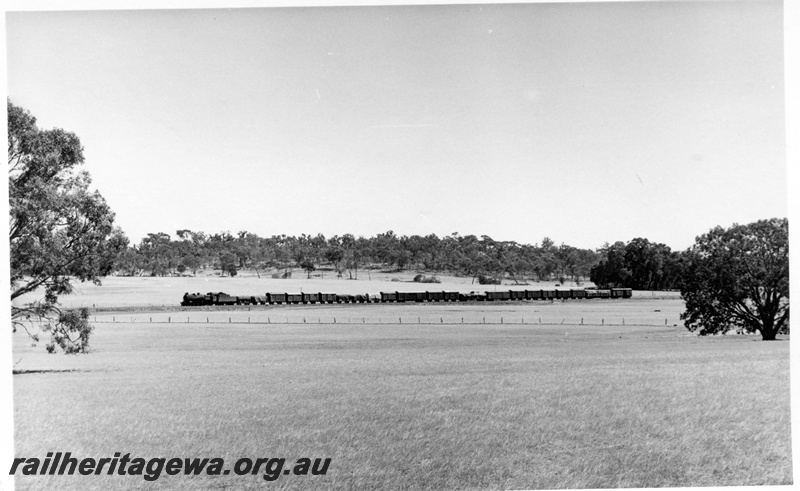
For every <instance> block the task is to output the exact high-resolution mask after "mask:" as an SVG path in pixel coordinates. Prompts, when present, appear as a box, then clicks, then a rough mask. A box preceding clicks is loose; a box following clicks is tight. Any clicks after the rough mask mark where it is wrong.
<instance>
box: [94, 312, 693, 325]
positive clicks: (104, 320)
mask: <svg viewBox="0 0 800 491" xmlns="http://www.w3.org/2000/svg"><path fill="white" fill-rule="evenodd" d="M662 320H663V322H662ZM93 322H94V323H97V324H128V323H130V324H137V323H138V324H208V325H212V324H213V325H217V324H231V325H234V324H236V325H242V324H245V325H247V324H253V325H259V324H261V325H273V324H274V325H304V324H306V325H307V324H319V325H509V326H511V325H565V326H648V327H659V326H669V325H673V326H676V325H678V323H679V321H678V320H677V319H673V320H670V319H669V318H661V319H655V318H650V319H638V318H637V319H631V318H628V319H626V318H624V317H615V318H605V317H599V318H586V317H581V318H571V317H563V318H542V317H506V316H468V317H445V316H440V317H430V316H428V317H425V316H416V317H409V316H406V317H402V316H400V317H388V316H387V317H355V316H350V317H348V316H266V317H265V316H258V317H255V318H254V317H252V316H247V317H244V316H227V317H224V316H219V315H216V316H205V317H202V316H197V315H195V316H181V315H170V316H163V315H157V316H120V315H116V316H95V317H94V319H93Z"/></svg>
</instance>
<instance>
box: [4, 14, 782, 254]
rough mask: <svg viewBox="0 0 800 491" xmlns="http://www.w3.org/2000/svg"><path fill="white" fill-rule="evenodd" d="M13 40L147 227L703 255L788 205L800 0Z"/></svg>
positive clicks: (67, 32)
mask: <svg viewBox="0 0 800 491" xmlns="http://www.w3.org/2000/svg"><path fill="white" fill-rule="evenodd" d="M6 40H7V70H8V72H7V78H8V95H9V97H10V98H11V100H12V102H14V103H15V104H17V105H19V106H22V107H24V108H26V109H28V110H29V111H31V113H33V115H34V116H36V117H37V119H38V123H39V126H40V127H41V128H52V127H61V128H64V129H66V130H68V131H72V132H74V133H76V134H77V135H78V136H79V137H80V138H81V141H82V143H83V145H84V147H85V155H86V164H85V166H84V168H85V169H87V170H88V171H89V172H90V173H91V175H92V177H93V180H94V185H95V187H96V188H97V189H99V190H100V192H101V193H102V194H103V196H104V197H105V198H106V200H107V201H108V203H109V205H110V206H111V207H112V209H113V210H114V211H115V212H116V214H117V223H118V225H119V226H121V227H122V229H123V230H124V231H125V232H126V233H127V235H128V236H129V237H130V238H131V241H132V243H138V241H139V240H140V239H141V237H142V236H144V235H145V234H147V233H148V232H166V233H168V234H171V235H173V236H174V234H175V231H176V230H178V229H184V228H188V229H192V230H202V231H205V232H206V233H217V232H220V231H226V230H228V231H231V232H232V233H235V232H237V231H240V230H248V231H251V232H254V233H257V234H258V235H261V236H269V235H273V234H287V235H299V234H301V233H307V234H316V233H323V234H325V236H326V237H330V236H332V235H334V234H339V235H342V234H345V233H353V234H355V235H357V236H358V235H364V236H371V235H375V234H377V233H381V232H385V231H387V230H393V231H395V233H397V234H398V235H412V234H421V235H426V234H429V233H436V234H437V235H439V236H440V237H441V236H444V235H449V234H451V233H453V232H456V231H457V232H459V233H460V234H462V235H466V234H475V235H479V236H480V235H484V234H485V235H489V236H491V237H492V238H494V239H496V240H516V241H518V242H525V243H538V242H540V241H541V239H542V238H543V237H544V236H549V237H551V238H552V239H553V240H555V242H556V243H557V244H560V243H562V242H564V243H567V244H570V245H573V246H577V247H587V248H597V247H600V246H602V245H603V243H604V242H614V241H617V240H622V241H628V240H630V239H632V238H634V237H645V238H648V239H650V240H652V241H657V242H663V243H666V244H667V245H669V246H670V247H672V248H674V249H684V248H686V247H688V246H690V245H691V244H692V243H693V241H694V238H695V236H697V235H699V234H701V233H704V232H706V231H708V229H710V228H712V227H714V226H716V225H722V226H729V225H730V224H732V223H734V222H738V223H748V222H751V221H755V220H758V219H761V218H770V217H776V216H787V214H788V208H787V179H786V155H785V142H786V137H785V119H784V90H785V86H784V56H783V6H782V4H781V3H780V2H772V1H760V2H737V3H728V2H711V3H701V2H677V3H641V2H630V3H628V2H626V3H574V4H568V3H564V4H508V5H499V4H494V5H493V4H487V5H480V4H473V5H438V6H437V5H430V6H386V7H377V6H372V7H370V6H365V7H335V8H320V7H317V8H265V9H255V8H251V9H204V10H139V11H136V10H127V11H36V12H7V13H6Z"/></svg>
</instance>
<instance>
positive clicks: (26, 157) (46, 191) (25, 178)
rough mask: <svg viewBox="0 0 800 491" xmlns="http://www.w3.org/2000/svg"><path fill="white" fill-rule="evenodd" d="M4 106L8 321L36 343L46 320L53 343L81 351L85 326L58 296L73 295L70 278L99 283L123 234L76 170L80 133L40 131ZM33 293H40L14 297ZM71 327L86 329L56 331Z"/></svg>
mask: <svg viewBox="0 0 800 491" xmlns="http://www.w3.org/2000/svg"><path fill="white" fill-rule="evenodd" d="M7 105H8V165H9V167H8V187H9V211H10V217H9V242H10V256H11V300H12V307H11V317H12V325H13V327H14V329H16V328H17V327H20V326H22V327H24V328H25V330H26V331H27V332H28V333H29V334H31V337H32V338H34V340H36V339H37V337H36V336H35V335H34V334H33V333H32V329H34V328H35V327H36V326H41V325H44V326H45V329H46V330H50V331H52V332H53V335H54V336H55V338H54V346H55V345H58V346H61V347H62V348H63V347H64V346H69V347H70V348H69V349H67V348H65V351H68V352H82V351H85V346H88V338H89V333H91V329H88V328H86V326H85V325H84V320H81V319H82V317H81V314H79V313H78V314H76V313H70V312H65V311H61V310H60V309H59V308H58V297H59V295H65V294H69V293H71V292H72V282H73V281H74V280H75V279H77V280H80V281H92V282H94V283H96V284H100V278H101V277H103V276H105V275H107V274H108V273H110V272H111V271H112V270H113V268H114V267H115V261H116V258H117V256H118V255H119V254H120V253H121V252H122V251H124V250H125V248H126V247H127V245H128V239H127V238H126V237H125V236H124V234H123V233H122V231H120V230H119V229H118V228H115V227H114V213H113V212H112V211H111V209H110V208H109V207H108V205H107V204H106V202H105V200H104V199H103V197H102V196H101V195H100V194H99V193H98V192H96V191H94V192H91V191H89V185H90V184H91V179H90V178H89V174H88V173H86V172H74V168H75V167H77V166H78V165H81V164H82V163H83V160H84V159H83V147H82V146H81V144H80V140H79V139H78V137H77V136H75V135H74V134H73V133H68V132H65V131H64V130H61V129H53V130H39V129H38V128H37V127H36V118H34V117H33V116H32V115H31V114H30V113H29V112H28V111H26V110H24V109H22V108H20V107H17V106H15V105H13V104H12V103H11V101H7ZM34 292H42V294H43V298H42V299H41V300H38V301H34V302H28V303H27V304H23V303H21V302H20V301H17V302H14V300H15V299H17V298H19V297H21V296H23V295H26V294H31V293H34ZM47 326H50V327H49V328H48V327H47ZM29 328H31V329H29ZM76 332H79V333H84V334H80V335H79V337H78V338H77V339H76V340H74V341H73V340H70V339H71V338H69V336H64V335H62V334H63V333H71V334H74V333H76ZM59 333H61V334H59Z"/></svg>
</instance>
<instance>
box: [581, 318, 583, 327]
mask: <svg viewBox="0 0 800 491" xmlns="http://www.w3.org/2000/svg"><path fill="white" fill-rule="evenodd" d="M581 325H583V317H581Z"/></svg>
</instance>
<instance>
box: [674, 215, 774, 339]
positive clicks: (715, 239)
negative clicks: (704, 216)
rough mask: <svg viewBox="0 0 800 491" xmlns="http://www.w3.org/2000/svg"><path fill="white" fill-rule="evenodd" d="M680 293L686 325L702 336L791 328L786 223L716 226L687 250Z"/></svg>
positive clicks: (770, 334)
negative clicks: (734, 331) (684, 310)
mask: <svg viewBox="0 0 800 491" xmlns="http://www.w3.org/2000/svg"><path fill="white" fill-rule="evenodd" d="M686 260H687V267H686V270H685V272H684V276H683V287H682V288H681V295H682V296H683V298H684V300H685V301H686V312H684V313H683V314H682V315H681V319H683V320H684V321H685V324H686V328H687V329H689V330H690V331H693V332H694V331H698V332H699V334H701V335H706V334H715V333H720V332H726V331H727V330H729V329H730V328H734V329H735V330H736V331H737V332H739V333H742V332H756V331H758V332H760V333H761V337H762V339H765V340H772V339H775V336H776V335H777V334H778V333H779V332H788V331H789V221H788V220H787V219H785V218H784V219H779V218H773V219H770V220H759V221H758V222H754V223H751V224H748V225H738V224H734V225H733V226H732V227H731V228H728V229H723V228H722V227H716V228H714V229H712V230H711V231H710V232H708V233H707V234H704V235H702V236H700V237H698V238H697V240H696V243H695V245H694V246H693V247H692V248H691V249H690V250H689V251H688V252H687V255H686Z"/></svg>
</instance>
